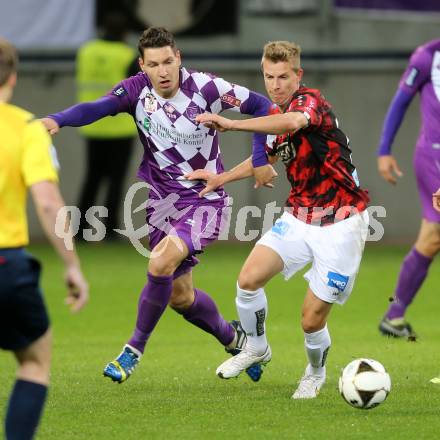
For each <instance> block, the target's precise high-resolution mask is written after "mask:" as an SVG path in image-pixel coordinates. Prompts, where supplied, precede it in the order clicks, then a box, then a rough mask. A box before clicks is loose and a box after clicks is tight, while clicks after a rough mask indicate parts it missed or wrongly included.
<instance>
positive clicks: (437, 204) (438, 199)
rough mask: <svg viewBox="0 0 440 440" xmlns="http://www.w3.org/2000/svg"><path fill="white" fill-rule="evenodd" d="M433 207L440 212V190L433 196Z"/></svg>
mask: <svg viewBox="0 0 440 440" xmlns="http://www.w3.org/2000/svg"><path fill="white" fill-rule="evenodd" d="M432 206H433V207H434V209H435V210H436V211H438V212H440V188H439V189H438V190H437V191H436V192H435V193H434V194H433V195H432Z"/></svg>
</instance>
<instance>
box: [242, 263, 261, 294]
mask: <svg viewBox="0 0 440 440" xmlns="http://www.w3.org/2000/svg"><path fill="white" fill-rule="evenodd" d="M238 287H239V288H240V289H243V290H249V291H251V292H252V291H255V290H258V289H259V288H261V287H263V284H262V282H261V281H260V280H259V279H258V274H257V271H255V270H253V269H247V268H246V269H242V270H241V272H240V275H239V276H238Z"/></svg>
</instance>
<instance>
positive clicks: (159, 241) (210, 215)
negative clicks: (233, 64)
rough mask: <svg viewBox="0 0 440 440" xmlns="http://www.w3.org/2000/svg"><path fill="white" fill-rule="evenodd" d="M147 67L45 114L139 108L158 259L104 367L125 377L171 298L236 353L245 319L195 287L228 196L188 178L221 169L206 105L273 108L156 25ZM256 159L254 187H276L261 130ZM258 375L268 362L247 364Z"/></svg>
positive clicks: (86, 117)
mask: <svg viewBox="0 0 440 440" xmlns="http://www.w3.org/2000/svg"><path fill="white" fill-rule="evenodd" d="M138 49H139V55H140V58H139V65H140V68H141V70H142V71H141V72H139V73H138V74H137V75H135V76H132V77H130V78H128V79H125V80H123V81H121V82H120V83H119V84H117V85H116V86H115V87H114V89H113V90H112V91H110V92H109V93H108V94H107V95H105V96H103V97H102V98H100V99H98V100H96V101H93V102H88V103H82V104H78V105H75V106H73V107H70V108H68V109H66V110H64V111H61V112H59V113H56V114H52V115H49V116H48V117H47V118H44V119H43V120H42V121H43V123H44V124H45V126H46V128H47V130H48V131H49V132H50V133H56V132H57V131H58V130H59V128H61V127H64V126H74V127H76V126H83V125H86V124H90V123H92V122H94V121H96V120H98V119H100V118H102V117H104V116H108V115H112V116H113V115H116V114H118V113H121V112H127V113H129V114H131V115H132V116H133V119H134V121H135V123H136V126H137V130H138V133H139V137H140V139H141V141H142V144H143V146H144V157H143V160H142V163H141V165H140V167H139V172H138V177H140V178H141V179H142V180H144V181H145V182H147V183H148V184H149V186H150V194H149V201H148V205H147V223H148V225H149V243H150V248H151V250H152V251H153V254H154V255H156V256H155V257H154V258H150V260H149V265H148V281H147V283H146V285H145V287H144V288H143V290H142V292H141V296H140V299H139V306H138V315H137V321H136V326H135V329H134V332H133V334H132V336H131V338H130V339H129V340H128V341H127V344H126V345H124V347H123V349H122V352H121V353H120V355H119V356H118V357H117V358H116V359H115V360H113V361H112V362H110V363H109V364H108V365H107V366H106V367H105V369H104V375H105V376H108V377H110V378H111V379H112V380H113V381H115V382H119V383H121V382H124V381H125V380H126V379H127V378H128V377H129V376H130V375H131V374H132V372H133V370H134V368H135V367H136V366H137V364H138V362H139V361H140V359H141V356H142V354H143V352H144V348H145V345H146V342H147V340H148V338H149V337H150V335H151V333H152V331H153V330H154V328H155V326H156V324H157V322H158V321H159V319H160V317H161V316H162V314H163V312H164V310H165V308H166V306H167V304H169V305H170V306H171V308H172V309H174V310H175V311H176V312H178V313H180V314H181V315H182V316H183V317H184V318H185V319H186V320H187V321H188V322H190V323H191V324H193V325H195V326H197V327H199V328H200V329H201V330H203V331H205V332H207V333H210V334H212V335H213V336H215V337H216V338H217V339H218V341H219V342H220V343H221V344H222V345H223V346H224V347H225V348H226V351H228V352H229V353H231V354H237V353H238V350H239V349H240V348H241V347H242V346H243V344H244V342H245V339H246V336H245V334H244V332H243V331H242V328H241V326H240V323H239V322H237V321H232V322H231V323H229V322H227V321H225V320H224V319H223V317H222V316H221V315H220V313H219V311H218V309H217V306H216V304H215V303H214V301H213V299H212V298H211V297H210V296H209V295H207V294H206V293H205V292H203V291H202V290H200V289H195V288H194V286H193V280H192V268H193V267H194V266H195V265H196V264H197V263H198V260H197V258H196V257H195V254H197V253H201V252H202V251H203V248H204V247H205V246H207V245H208V244H210V243H212V242H214V241H215V240H216V239H217V238H218V236H219V234H220V232H221V230H222V226H223V225H225V224H226V223H227V221H226V217H227V215H228V214H227V212H228V210H227V207H228V204H229V202H228V195H227V194H226V192H225V191H224V189H223V187H221V188H218V189H217V190H215V191H212V192H210V193H208V194H206V195H205V196H204V197H203V198H199V197H198V193H199V192H200V191H201V190H203V188H204V183H203V182H201V181H198V182H193V181H189V180H186V179H185V177H184V176H185V175H186V174H188V173H191V172H192V171H194V170H196V169H200V168H201V169H206V170H208V171H212V172H216V173H219V172H222V171H223V164H222V160H221V156H220V150H219V142H218V134H217V132H216V130H214V129H209V128H206V127H204V126H203V125H199V124H198V123H197V122H196V120H195V118H196V116H197V115H198V114H201V113H203V112H205V111H210V112H213V113H220V112H222V111H223V110H228V109H229V110H234V111H238V112H240V113H245V114H249V115H253V116H261V115H265V114H267V112H268V111H269V108H270V101H269V100H268V99H267V98H265V97H264V96H262V95H259V94H257V93H254V92H252V91H250V90H248V89H247V88H245V87H242V86H239V85H236V84H232V83H230V82H228V81H225V80H224V79H222V78H219V77H216V76H214V75H211V74H206V73H202V72H197V71H193V70H187V69H186V68H185V67H182V66H181V56H180V51H179V50H178V49H177V48H176V44H175V41H174V37H173V35H172V34H171V33H170V32H168V31H167V30H166V29H164V28H160V27H152V28H149V29H147V30H146V31H144V33H143V34H142V36H141V38H140V40H139V45H138ZM252 163H253V166H254V168H253V170H254V176H255V178H256V186H257V187H258V186H262V185H269V186H270V185H271V181H272V179H273V178H274V177H275V176H276V173H275V171H274V170H273V168H272V167H271V166H270V165H269V164H268V161H267V157H266V154H265V136H264V135H258V134H257V135H254V140H253V154H252ZM247 372H248V374H249V376H250V377H251V379H252V380H254V381H256V380H258V379H259V378H260V376H261V369H260V367H259V366H258V365H257V366H256V367H255V369H254V370H253V369H252V368H251V369H249V370H248V371H247Z"/></svg>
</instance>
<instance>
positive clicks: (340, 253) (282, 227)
mask: <svg viewBox="0 0 440 440" xmlns="http://www.w3.org/2000/svg"><path fill="white" fill-rule="evenodd" d="M368 221H369V219H368V212H367V211H366V210H365V211H363V212H362V213H360V214H357V215H354V216H352V217H350V218H348V219H346V220H342V221H339V222H338V223H335V224H333V225H329V226H315V225H309V224H307V223H304V222H302V221H301V220H298V219H297V218H296V217H294V216H293V215H292V214H290V213H288V212H285V213H284V214H283V215H282V216H281V217H280V218H279V219H278V220H277V221H276V222H275V224H274V225H273V226H272V229H270V230H269V231H267V232H266V234H264V235H263V237H261V239H260V240H258V241H257V243H256V245H263V246H267V247H269V248H271V249H273V250H274V251H275V252H276V253H277V254H278V255H279V256H280V257H281V259H282V260H283V262H284V269H283V271H282V274H283V275H284V278H285V279H286V280H288V279H289V278H290V277H291V276H292V275H294V274H295V273H296V272H298V271H299V270H301V269H302V268H303V267H304V266H306V265H307V264H308V263H312V267H311V268H310V270H309V271H307V272H306V273H305V274H304V278H305V279H306V280H307V281H308V283H309V287H310V289H311V290H312V291H313V293H314V294H315V295H316V296H317V297H318V298H319V299H321V300H322V301H325V302H327V303H339V304H343V303H344V302H345V301H346V300H347V298H348V297H349V296H350V293H351V291H352V289H353V285H354V280H355V278H356V275H357V273H358V271H359V265H360V262H361V258H362V252H363V250H364V245H365V240H366V238H367V234H368Z"/></svg>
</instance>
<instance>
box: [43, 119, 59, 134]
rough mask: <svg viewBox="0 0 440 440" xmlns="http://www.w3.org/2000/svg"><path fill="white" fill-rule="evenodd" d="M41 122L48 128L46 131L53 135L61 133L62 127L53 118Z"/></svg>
mask: <svg viewBox="0 0 440 440" xmlns="http://www.w3.org/2000/svg"><path fill="white" fill-rule="evenodd" d="M40 121H41V122H42V123H43V125H44V126H45V127H46V130H47V131H48V132H49V133H50V134H51V135H54V134H57V133H58V132H59V131H60V126H59V125H58V124H57V123H56V121H55V120H54V119H52V118H42V119H40Z"/></svg>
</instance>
